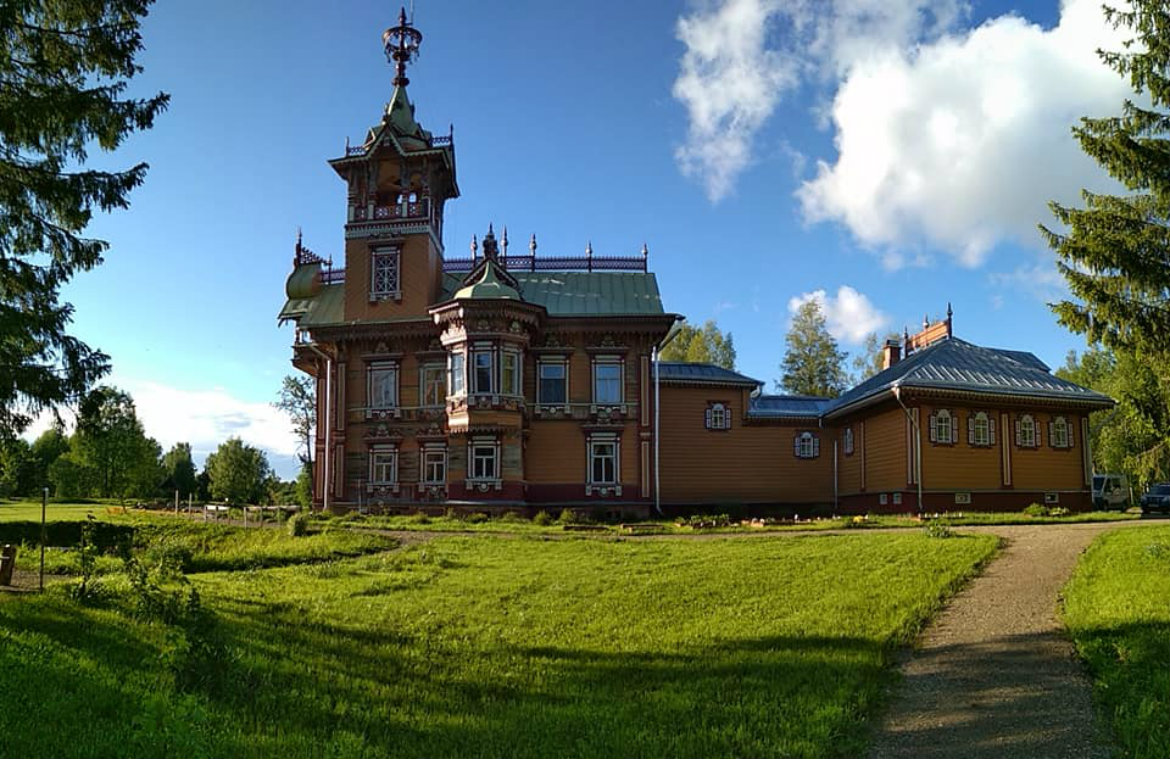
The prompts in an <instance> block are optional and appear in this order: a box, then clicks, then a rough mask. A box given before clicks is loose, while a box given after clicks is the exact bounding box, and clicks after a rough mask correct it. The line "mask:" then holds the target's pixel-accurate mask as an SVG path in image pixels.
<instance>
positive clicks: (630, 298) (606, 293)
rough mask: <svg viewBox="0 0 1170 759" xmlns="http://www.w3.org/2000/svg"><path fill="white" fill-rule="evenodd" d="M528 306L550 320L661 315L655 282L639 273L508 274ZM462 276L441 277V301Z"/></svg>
mask: <svg viewBox="0 0 1170 759" xmlns="http://www.w3.org/2000/svg"><path fill="white" fill-rule="evenodd" d="M508 273H509V274H510V275H512V277H514V278H515V279H516V282H517V284H518V285H519V288H520V297H521V298H523V299H524V300H525V301H526V302H528V303H533V304H536V305H538V306H544V308H545V310H546V311H548V313H549V315H550V316H618V315H622V316H626V315H643V314H651V315H652V314H661V313H664V312H663V310H662V296H661V295H659V293H658V280H657V279H656V278H655V276H654V275H653V274H651V273H650V272H640V271H536V272H530V271H509V272H508ZM462 281H463V279H462V276H461V275H458V274H451V273H450V272H448V273H445V274H444V275H443V299H444V300H449V299H450V298H452V297H453V296H454V293H455V291H456V290H458V289H459V287H460V286H461V285H462Z"/></svg>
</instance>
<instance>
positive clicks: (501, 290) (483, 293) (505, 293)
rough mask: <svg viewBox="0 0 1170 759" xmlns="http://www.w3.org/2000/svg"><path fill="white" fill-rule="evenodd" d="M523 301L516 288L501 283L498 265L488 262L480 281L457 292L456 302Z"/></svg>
mask: <svg viewBox="0 0 1170 759" xmlns="http://www.w3.org/2000/svg"><path fill="white" fill-rule="evenodd" d="M464 299H476V300H523V298H521V297H520V292H519V291H518V290H516V288H514V287H512V286H510V285H508V284H506V283H504V282H501V281H500V278H499V277H498V276H497V275H496V263H495V262H494V261H488V262H487V265H486V266H484V267H483V274H481V275H480V277H479V279H478V280H477V281H475V282H473V283H472V284H470V285H467V286H466V287H463V288H461V289H459V290H457V291H456V292H455V300H464Z"/></svg>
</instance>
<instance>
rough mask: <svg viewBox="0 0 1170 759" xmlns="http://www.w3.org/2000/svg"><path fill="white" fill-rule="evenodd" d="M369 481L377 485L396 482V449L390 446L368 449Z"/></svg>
mask: <svg viewBox="0 0 1170 759" xmlns="http://www.w3.org/2000/svg"><path fill="white" fill-rule="evenodd" d="M370 482H371V483H376V484H379V485H385V484H393V483H396V482H398V451H396V450H394V449H392V448H389V449H375V450H373V451H370Z"/></svg>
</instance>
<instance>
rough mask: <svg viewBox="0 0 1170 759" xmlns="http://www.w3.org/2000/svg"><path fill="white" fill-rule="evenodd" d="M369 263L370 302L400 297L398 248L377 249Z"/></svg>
mask: <svg viewBox="0 0 1170 759" xmlns="http://www.w3.org/2000/svg"><path fill="white" fill-rule="evenodd" d="M371 256H372V258H371V261H370V300H387V299H390V298H394V299H397V298H399V297H401V292H400V287H399V276H398V274H399V267H398V263H399V250H398V248H377V249H375V250H374V251H373V253H372V254H371Z"/></svg>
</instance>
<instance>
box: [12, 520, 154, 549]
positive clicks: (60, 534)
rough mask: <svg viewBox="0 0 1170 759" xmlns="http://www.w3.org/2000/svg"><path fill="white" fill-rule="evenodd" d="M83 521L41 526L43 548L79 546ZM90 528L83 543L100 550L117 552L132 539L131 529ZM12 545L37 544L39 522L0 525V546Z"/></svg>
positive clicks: (113, 526)
mask: <svg viewBox="0 0 1170 759" xmlns="http://www.w3.org/2000/svg"><path fill="white" fill-rule="evenodd" d="M85 524H87V523H86V522H83V521H80V520H78V521H73V522H48V523H46V524H45V545H48V546H57V547H59V548H74V547H76V546H78V545H79V544H80V543H81V532H82V526H83V525H85ZM89 524H92V529H91V530H90V533H89V535H88V536H87V542H88V543H90V544H92V545H94V546H96V547H97V548H98V549H99V550H100V551H108V550H110V549H120V548H122V547H123V546H129V545H130V544H131V543H132V542H133V540H134V532H135V530H134V527H132V526H130V525H127V524H113V523H111V522H97V521H94V522H90V523H89ZM5 543H12V544H13V545H18V544H20V543H28V544H29V545H40V544H41V523H40V522H33V521H22V522H0V545H3V544H5Z"/></svg>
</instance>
